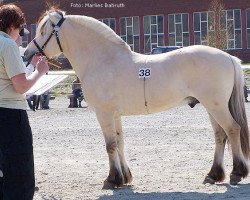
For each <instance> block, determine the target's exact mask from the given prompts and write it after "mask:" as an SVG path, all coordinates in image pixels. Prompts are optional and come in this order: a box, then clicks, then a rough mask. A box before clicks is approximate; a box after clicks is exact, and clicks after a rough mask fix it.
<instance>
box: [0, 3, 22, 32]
mask: <svg viewBox="0 0 250 200" xmlns="http://www.w3.org/2000/svg"><path fill="white" fill-rule="evenodd" d="M25 22H26V20H25V17H24V14H23V12H22V11H21V9H20V8H19V7H18V6H16V5H14V4H6V5H2V6H0V31H3V32H5V33H7V31H8V29H9V28H10V27H11V26H14V27H15V28H19V27H20V26H22V25H23V24H25Z"/></svg>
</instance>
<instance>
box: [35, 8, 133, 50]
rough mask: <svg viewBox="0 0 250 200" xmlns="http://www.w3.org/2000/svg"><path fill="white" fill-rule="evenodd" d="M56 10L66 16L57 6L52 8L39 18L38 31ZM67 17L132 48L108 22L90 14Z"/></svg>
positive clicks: (108, 38)
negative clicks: (105, 22)
mask: <svg viewBox="0 0 250 200" xmlns="http://www.w3.org/2000/svg"><path fill="white" fill-rule="evenodd" d="M52 12H56V13H58V14H59V15H60V16H65V12H64V11H62V10H59V9H57V8H51V9H50V10H49V11H45V12H44V13H43V14H42V15H41V17H40V18H39V21H38V23H39V26H38V27H37V32H39V31H40V30H41V29H42V28H43V27H44V26H45V24H46V23H47V21H48V20H49V16H48V14H49V13H52ZM67 18H69V19H70V20H72V21H73V22H75V23H77V24H80V25H82V26H85V27H87V28H89V29H91V30H93V31H94V32H96V33H97V34H98V35H99V36H100V37H104V38H105V39H107V40H109V41H111V42H113V43H115V44H118V45H121V46H122V47H124V48H126V49H129V50H131V49H130V46H129V45H128V44H127V43H126V42H124V41H123V40H122V39H121V38H120V37H119V36H118V35H117V34H116V33H115V32H114V31H113V30H112V29H111V28H110V27H109V26H107V25H106V24H104V23H102V22H100V21H98V20H96V19H94V18H92V17H88V16H81V15H67Z"/></svg>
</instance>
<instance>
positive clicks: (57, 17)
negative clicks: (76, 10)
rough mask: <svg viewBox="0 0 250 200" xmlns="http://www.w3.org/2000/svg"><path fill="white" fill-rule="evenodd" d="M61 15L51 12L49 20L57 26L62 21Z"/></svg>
mask: <svg viewBox="0 0 250 200" xmlns="http://www.w3.org/2000/svg"><path fill="white" fill-rule="evenodd" d="M61 17H62V16H61V15H60V14H59V13H57V12H50V13H49V19H50V21H51V22H52V23H53V24H57V23H58V21H59V20H60V19H61Z"/></svg>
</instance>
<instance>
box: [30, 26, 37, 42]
mask: <svg viewBox="0 0 250 200" xmlns="http://www.w3.org/2000/svg"><path fill="white" fill-rule="evenodd" d="M36 27H37V25H36V24H31V33H30V37H31V40H33V39H34V38H35V37H36Z"/></svg>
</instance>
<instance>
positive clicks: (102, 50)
mask: <svg viewBox="0 0 250 200" xmlns="http://www.w3.org/2000/svg"><path fill="white" fill-rule="evenodd" d="M69 26H72V27H69V28H67V29H66V30H65V34H64V40H65V45H66V48H65V50H64V51H65V52H64V54H65V56H66V57H67V58H68V60H69V61H70V63H71V65H72V67H73V69H74V70H75V71H76V73H78V74H79V73H81V74H84V72H85V70H86V69H87V68H90V67H98V66H99V65H101V64H103V63H104V62H105V61H106V60H108V59H110V58H112V59H119V56H114V55H123V56H124V55H126V54H128V56H129V54H130V53H131V51H130V50H129V49H126V48H124V47H122V46H121V45H120V46H119V45H117V44H113V43H112V42H110V41H109V40H107V39H105V38H101V37H100V35H98V34H97V33H95V32H94V31H91V30H90V32H88V31H86V30H84V29H79V28H78V27H74V25H73V24H69ZM75 26H76V25H75ZM72 30H77V31H72ZM83 76H84V75H83Z"/></svg>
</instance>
